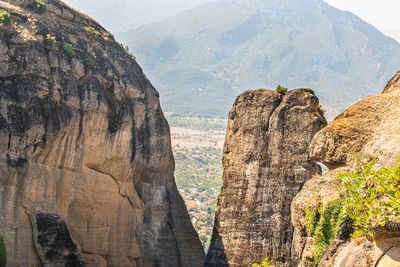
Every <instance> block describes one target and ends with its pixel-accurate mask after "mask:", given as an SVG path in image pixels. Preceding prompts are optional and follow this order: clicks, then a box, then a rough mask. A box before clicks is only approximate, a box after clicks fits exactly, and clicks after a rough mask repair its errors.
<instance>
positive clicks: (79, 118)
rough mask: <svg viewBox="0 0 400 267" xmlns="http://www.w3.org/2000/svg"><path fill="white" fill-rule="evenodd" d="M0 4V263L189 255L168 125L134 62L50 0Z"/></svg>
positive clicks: (192, 256) (177, 261) (107, 262)
mask: <svg viewBox="0 0 400 267" xmlns="http://www.w3.org/2000/svg"><path fill="white" fill-rule="evenodd" d="M0 8H1V9H5V10H7V11H8V12H9V13H10V14H11V22H12V23H11V24H9V25H3V24H0V80H1V85H0V86H1V87H0V105H1V106H0V222H1V224H0V234H1V235H2V236H3V237H4V241H5V245H6V249H7V262H8V264H9V266H30V265H31V264H35V263H42V264H44V265H46V266H55V265H54V264H61V265H62V264H64V265H65V264H68V263H69V260H74V261H75V262H79V264H82V265H83V264H86V265H87V266H201V265H202V262H203V258H204V252H203V249H202V247H201V244H200V241H199V240H198V236H197V234H196V232H195V231H194V229H193V227H192V225H191V223H190V219H189V216H188V214H187V211H186V208H185V205H184V202H183V200H182V198H181V197H180V195H179V193H178V191H177V189H176V185H175V182H174V177H173V172H174V161H173V156H172V152H171V145H170V136H169V126H168V124H167V122H166V120H165V118H164V116H163V113H162V111H161V108H160V105H159V95H158V93H157V91H156V90H155V89H154V88H153V86H152V85H151V83H150V82H149V81H148V80H147V79H146V77H145V76H144V74H143V72H142V70H141V68H140V67H139V66H138V65H137V63H136V62H135V61H134V60H132V58H131V56H130V55H129V54H128V53H127V52H126V51H125V50H124V49H123V48H122V46H121V45H119V44H118V43H117V42H115V41H114V39H113V37H112V36H111V35H110V34H109V33H108V32H107V31H105V30H104V29H103V28H102V27H101V26H99V25H98V24H96V23H95V22H94V21H92V20H91V19H89V18H87V17H85V16H83V15H81V14H79V13H77V12H76V11H74V10H72V9H70V8H68V7H67V6H65V5H64V4H63V3H62V2H60V1H56V0H49V1H46V10H45V12H44V13H43V14H40V13H38V12H36V11H34V10H32V9H31V1H23V0H21V1H6V2H0ZM88 26H91V27H93V28H94V30H95V32H94V33H93V34H92V33H90V31H86V30H85V29H84V28H85V27H88ZM47 34H50V35H51V36H55V37H56V42H55V43H54V44H50V43H46V41H45V40H44V37H45V36H46V35H47ZM67 43H68V44H71V45H72V49H73V54H71V53H68V51H67V49H64V48H63V47H64V46H65V44H67ZM57 240H61V241H62V242H61V243H60V242H58V241H57ZM54 242H55V243H57V245H56V246H54V244H53V243H54ZM64 265H63V266H64ZM74 266H76V265H74Z"/></svg>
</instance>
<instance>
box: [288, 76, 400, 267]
mask: <svg viewBox="0 0 400 267" xmlns="http://www.w3.org/2000/svg"><path fill="white" fill-rule="evenodd" d="M399 81H400V72H398V73H397V74H396V75H395V76H394V77H393V78H392V79H391V80H390V81H389V82H388V84H387V86H386V87H385V89H384V91H383V93H382V94H380V95H377V96H372V97H369V98H367V99H365V100H362V101H360V102H358V103H357V104H355V105H353V106H352V107H350V108H349V109H348V110H346V111H345V112H343V113H342V114H341V115H339V116H338V117H337V118H336V119H335V120H334V121H332V122H331V123H330V124H329V125H328V126H327V127H325V128H324V129H322V130H321V131H320V132H318V133H317V134H316V135H315V137H314V138H313V140H312V142H311V145H310V152H311V155H312V157H313V158H314V159H315V160H317V161H320V162H322V163H323V164H325V165H326V166H328V167H329V169H330V171H329V172H327V173H325V174H324V175H323V176H319V175H316V176H315V177H313V178H312V179H311V180H309V181H308V182H307V183H306V184H305V185H304V187H303V189H302V191H301V192H300V193H299V194H298V195H297V196H296V198H295V199H294V200H293V202H292V207H291V210H292V222H293V225H294V226H295V234H294V239H293V251H294V253H293V255H294V256H293V258H294V263H293V264H294V265H296V266H297V265H298V264H300V266H306V261H307V260H310V259H311V258H312V251H313V238H312V237H310V236H308V234H307V231H306V227H305V217H306V208H307V206H310V207H312V208H313V207H317V206H319V205H320V204H325V203H327V202H329V201H332V200H334V199H336V198H338V193H337V191H336V186H337V185H338V184H339V183H340V181H338V180H336V179H334V177H335V176H336V174H337V173H340V172H343V171H347V170H349V168H350V167H349V166H347V162H348V160H349V158H350V157H351V156H352V155H354V154H355V153H361V154H363V155H366V156H368V157H371V158H372V157H373V158H376V162H377V165H376V167H377V168H381V167H386V166H394V165H395V164H396V162H397V159H398V158H399V156H400V106H399V103H400V83H399ZM375 239H376V246H374V245H373V244H372V243H371V242H368V241H363V240H362V241H360V240H358V241H351V240H350V238H349V235H345V236H339V237H338V238H337V240H334V241H333V242H332V244H331V245H330V246H329V247H328V248H327V250H326V251H325V253H324V255H323V257H322V260H321V263H320V264H319V265H318V266H349V267H352V266H354V267H356V266H357V267H367V266H379V267H383V266H388V267H389V266H400V225H396V224H393V225H388V226H387V227H386V228H384V229H379V231H378V232H377V236H376V237H375Z"/></svg>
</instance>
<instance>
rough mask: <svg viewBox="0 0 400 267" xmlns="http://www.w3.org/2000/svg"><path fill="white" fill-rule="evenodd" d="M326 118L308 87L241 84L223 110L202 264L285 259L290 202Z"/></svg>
mask: <svg viewBox="0 0 400 267" xmlns="http://www.w3.org/2000/svg"><path fill="white" fill-rule="evenodd" d="M325 125H326V120H325V118H324V116H323V113H322V111H321V110H320V109H319V103H318V98H317V97H316V96H315V95H314V92H313V91H312V90H310V89H296V90H293V91H290V92H289V93H287V94H286V95H285V96H284V97H281V96H280V95H279V94H278V93H277V92H273V91H269V90H265V89H258V90H255V91H246V92H244V93H243V94H241V95H240V96H239V97H238V98H237V99H236V101H235V104H234V105H233V108H232V110H231V111H230V113H229V122H228V128H227V131H226V140H225V145H224V155H223V167H224V172H223V185H222V188H221V193H220V195H219V198H218V203H217V210H216V215H215V225H214V230H213V236H212V240H211V245H210V249H209V251H208V255H207V258H206V263H205V265H206V266H249V265H251V264H252V263H255V262H261V261H262V260H263V259H264V258H265V257H269V259H270V260H272V261H274V262H276V261H277V262H289V259H290V256H291V242H292V235H293V226H292V224H291V221H290V204H291V201H292V199H293V198H294V197H295V196H296V194H297V193H298V192H299V191H300V190H301V188H302V186H303V185H304V183H305V182H306V181H307V180H308V179H310V178H311V177H312V175H314V174H316V173H319V172H320V167H319V166H318V165H317V163H316V162H315V161H313V160H312V159H310V158H309V156H308V145H309V143H310V141H311V139H312V137H313V136H314V134H315V133H316V132H317V131H319V130H320V129H321V128H323V127H324V126H325Z"/></svg>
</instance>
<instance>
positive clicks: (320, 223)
mask: <svg viewBox="0 0 400 267" xmlns="http://www.w3.org/2000/svg"><path fill="white" fill-rule="evenodd" d="M344 219H345V213H344V209H343V200H342V199H341V198H338V199H335V200H333V201H330V202H328V203H326V204H325V205H324V206H323V207H321V206H319V207H316V208H314V209H313V210H311V209H310V208H309V207H307V211H306V228H307V231H308V233H309V234H310V235H311V236H312V237H313V238H314V248H315V252H314V264H316V265H317V264H318V263H319V262H320V260H321V257H322V255H323V254H324V252H325V250H326V248H327V247H328V246H329V244H330V243H331V242H332V240H334V239H335V238H336V236H337V234H338V232H339V230H340V226H341V224H342V223H343V221H344Z"/></svg>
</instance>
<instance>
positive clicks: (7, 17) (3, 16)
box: [0, 9, 10, 25]
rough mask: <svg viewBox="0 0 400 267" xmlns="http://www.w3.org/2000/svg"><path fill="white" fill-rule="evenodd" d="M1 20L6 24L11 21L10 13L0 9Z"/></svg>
mask: <svg viewBox="0 0 400 267" xmlns="http://www.w3.org/2000/svg"><path fill="white" fill-rule="evenodd" d="M0 22H1V23H2V24H4V25H7V24H9V23H10V14H9V13H8V12H7V11H5V10H3V9H0Z"/></svg>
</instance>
